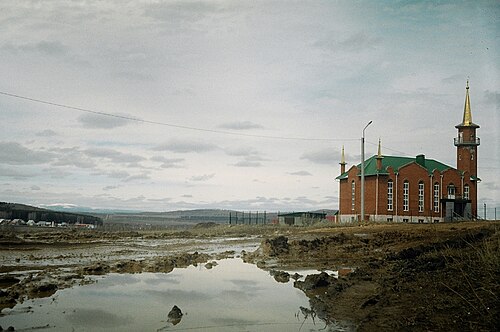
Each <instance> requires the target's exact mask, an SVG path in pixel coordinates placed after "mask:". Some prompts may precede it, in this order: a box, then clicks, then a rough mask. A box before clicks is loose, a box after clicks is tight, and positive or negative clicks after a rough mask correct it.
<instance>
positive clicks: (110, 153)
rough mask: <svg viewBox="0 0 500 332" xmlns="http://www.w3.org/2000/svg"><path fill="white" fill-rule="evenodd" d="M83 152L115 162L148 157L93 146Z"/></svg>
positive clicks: (134, 160) (131, 161)
mask: <svg viewBox="0 0 500 332" xmlns="http://www.w3.org/2000/svg"><path fill="white" fill-rule="evenodd" d="M83 152H84V153H85V154H86V155H87V156H89V157H95V158H103V159H109V160H110V161H112V162H115V163H136V162H139V161H143V160H145V159H146V158H144V157H142V156H139V155H135V154H131V153H122V152H120V151H117V150H113V149H105V148H91V149H87V150H84V151H83Z"/></svg>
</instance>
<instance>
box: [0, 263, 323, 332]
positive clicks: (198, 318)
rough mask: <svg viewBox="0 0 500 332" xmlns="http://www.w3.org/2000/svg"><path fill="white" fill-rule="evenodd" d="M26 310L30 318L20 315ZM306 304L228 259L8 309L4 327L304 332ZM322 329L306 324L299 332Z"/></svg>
mask: <svg viewBox="0 0 500 332" xmlns="http://www.w3.org/2000/svg"><path fill="white" fill-rule="evenodd" d="M174 305H177V306H178V307H179V308H180V309H181V310H182V312H183V313H184V316H183V317H182V320H181V322H180V323H179V324H177V325H175V326H173V325H172V324H170V323H169V322H167V314H168V312H169V311H170V309H172V307H173V306H174ZM28 306H31V307H32V308H31V312H26V311H23V310H21V308H26V307H28ZM300 306H304V307H307V308H309V304H308V299H307V298H306V297H305V295H304V294H303V293H302V292H301V291H299V290H298V289H295V288H293V283H292V282H289V283H285V284H283V283H277V282H276V281H274V279H273V277H272V276H270V275H269V273H267V272H265V271H262V270H260V269H258V268H257V267H256V266H254V265H251V264H245V263H243V262H242V261H241V260H239V259H227V260H221V261H219V265H217V266H215V267H214V268H213V269H210V270H208V269H205V267H204V266H203V265H199V266H197V267H194V266H190V267H188V268H185V269H175V270H174V271H172V272H171V273H169V274H163V273H142V274H111V275H108V276H105V277H102V278H99V279H98V281H97V283H95V284H92V285H86V286H79V287H74V288H71V289H65V290H61V291H58V292H57V293H56V294H55V295H54V296H53V297H52V298H48V299H38V300H34V301H27V302H25V303H24V304H22V305H18V306H16V308H15V310H13V311H10V310H4V311H3V314H6V316H3V317H0V325H1V326H2V327H3V328H6V327H8V326H11V325H12V326H14V327H15V328H16V330H20V329H30V328H31V327H37V326H44V325H47V324H49V325H50V326H51V327H52V328H50V329H48V330H50V331H72V330H73V331H157V330H161V331H182V330H193V331H299V328H300V327H301V324H302V323H303V321H304V318H303V316H301V317H300V318H297V317H296V314H297V313H298V311H299V307H300ZM9 312H11V314H9ZM324 327H325V325H324V323H323V322H321V321H318V320H317V319H316V325H314V324H313V321H312V319H308V320H306V321H305V324H304V325H303V326H302V328H301V331H318V330H321V329H323V328H324ZM327 331H328V329H327Z"/></svg>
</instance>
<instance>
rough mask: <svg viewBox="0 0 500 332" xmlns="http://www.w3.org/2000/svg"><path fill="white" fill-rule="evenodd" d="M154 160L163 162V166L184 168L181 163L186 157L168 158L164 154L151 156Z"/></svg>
mask: <svg viewBox="0 0 500 332" xmlns="http://www.w3.org/2000/svg"><path fill="white" fill-rule="evenodd" d="M150 159H151V160H152V161H156V162H159V163H161V165H160V167H161V168H184V167H185V166H184V165H182V164H181V163H182V162H184V161H185V159H184V158H166V157H163V156H153V157H151V158H150Z"/></svg>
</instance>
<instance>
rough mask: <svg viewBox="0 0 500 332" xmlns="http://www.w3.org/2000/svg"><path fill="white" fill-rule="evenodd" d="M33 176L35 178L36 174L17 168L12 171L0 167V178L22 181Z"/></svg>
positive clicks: (8, 168)
mask: <svg viewBox="0 0 500 332" xmlns="http://www.w3.org/2000/svg"><path fill="white" fill-rule="evenodd" d="M35 176H37V174H36V173H33V172H29V171H25V170H22V169H20V168H19V167H15V168H14V169H13V168H12V167H3V166H0V177H5V178H13V179H18V180H24V179H27V178H32V177H35Z"/></svg>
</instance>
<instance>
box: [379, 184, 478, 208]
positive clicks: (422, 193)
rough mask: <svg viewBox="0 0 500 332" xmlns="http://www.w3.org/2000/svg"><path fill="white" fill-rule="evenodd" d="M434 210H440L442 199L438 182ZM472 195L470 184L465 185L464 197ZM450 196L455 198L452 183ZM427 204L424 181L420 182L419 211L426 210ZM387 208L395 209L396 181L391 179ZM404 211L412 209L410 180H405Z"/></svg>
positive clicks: (435, 187)
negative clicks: (425, 205)
mask: <svg viewBox="0 0 500 332" xmlns="http://www.w3.org/2000/svg"><path fill="white" fill-rule="evenodd" d="M432 194H433V199H432V202H433V206H432V208H433V211H434V212H439V200H440V185H439V183H438V182H435V183H434V188H433V193H432ZM469 197H470V187H469V185H468V184H466V185H464V192H463V198H464V199H469ZM448 198H450V199H454V198H455V185H454V184H453V183H450V184H449V185H448ZM424 204H425V184H424V182H423V181H419V183H418V212H424ZM387 210H388V211H393V210H394V182H393V181H392V180H389V181H388V182H387ZM403 211H410V182H409V181H408V180H405V181H404V182H403Z"/></svg>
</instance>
